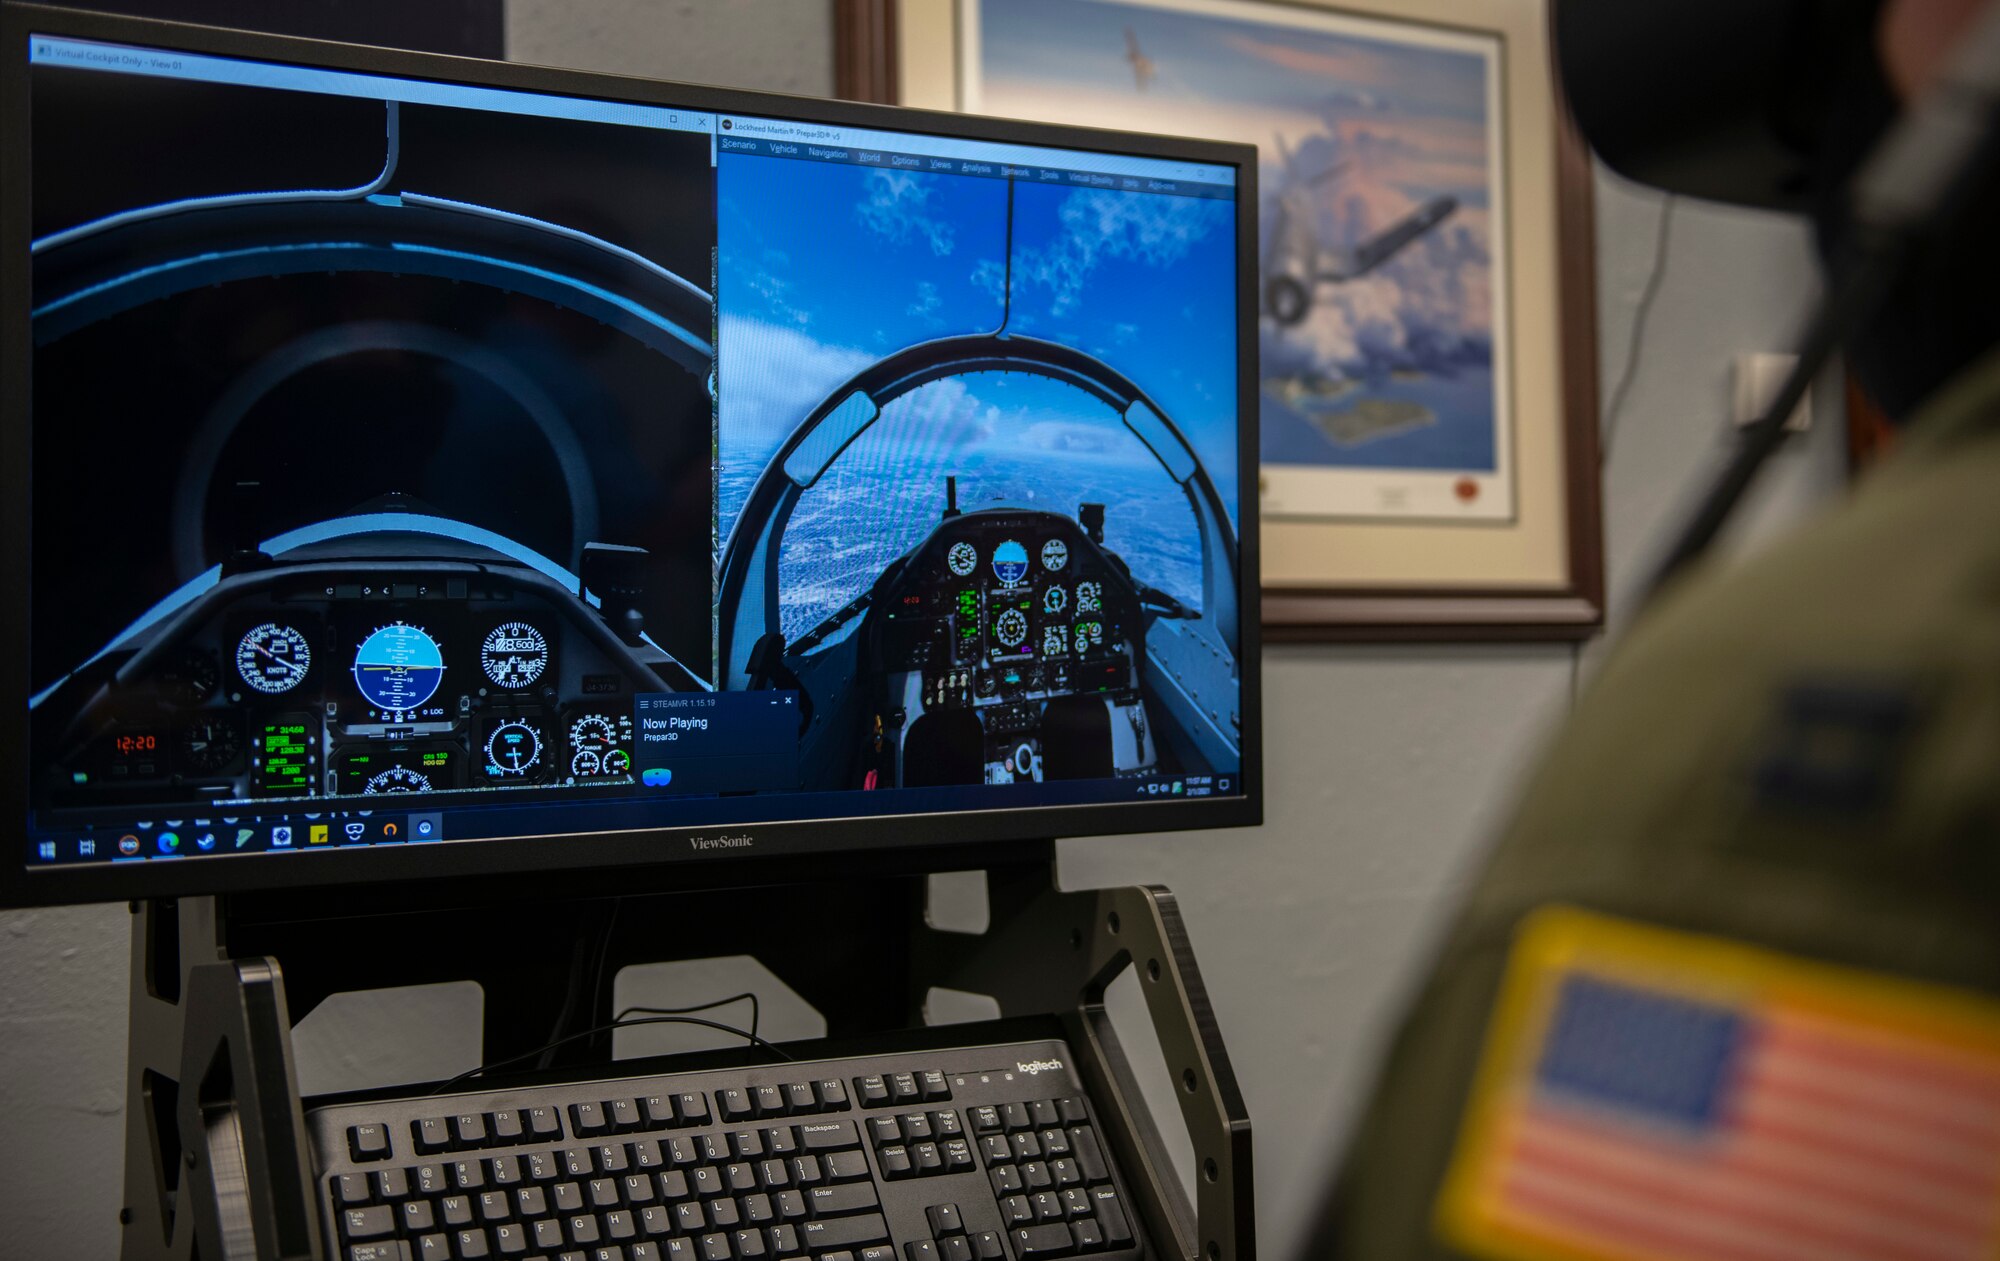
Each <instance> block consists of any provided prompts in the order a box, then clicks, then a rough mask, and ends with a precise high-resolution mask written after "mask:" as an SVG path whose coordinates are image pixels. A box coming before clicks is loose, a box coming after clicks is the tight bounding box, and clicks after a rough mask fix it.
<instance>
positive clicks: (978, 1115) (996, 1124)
mask: <svg viewBox="0 0 2000 1261" xmlns="http://www.w3.org/2000/svg"><path fill="white" fill-rule="evenodd" d="M966 1115H967V1116H970V1117H971V1118H972V1132H973V1133H974V1134H999V1133H1002V1132H1004V1131H1005V1130H1006V1128H1007V1123H1006V1122H1005V1121H1003V1120H1001V1119H1000V1109H998V1108H996V1107H994V1106H993V1105H992V1104H986V1105H984V1106H982V1107H978V1108H970V1109H968V1110H967V1112H966Z"/></svg>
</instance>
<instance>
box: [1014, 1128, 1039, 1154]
mask: <svg viewBox="0 0 2000 1261" xmlns="http://www.w3.org/2000/svg"><path fill="white" fill-rule="evenodd" d="M1007 1144H1008V1146H1010V1147H1012V1148H1013V1149H1014V1159H1015V1160H1017V1161H1021V1160H1040V1159H1041V1158H1042V1140H1040V1139H1038V1138H1036V1137H1035V1135H1034V1131H1032V1130H1024V1131H1022V1132H1021V1133H1019V1134H1009V1135H1008V1136H1007Z"/></svg>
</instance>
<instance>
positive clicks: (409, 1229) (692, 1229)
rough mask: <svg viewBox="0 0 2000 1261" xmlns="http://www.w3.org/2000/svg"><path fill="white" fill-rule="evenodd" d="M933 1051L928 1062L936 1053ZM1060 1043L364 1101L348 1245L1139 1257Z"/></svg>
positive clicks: (550, 1253)
mask: <svg viewBox="0 0 2000 1261" xmlns="http://www.w3.org/2000/svg"><path fill="white" fill-rule="evenodd" d="M919 1060H921V1062H918V1061H919ZM1070 1063H1071V1056H1070V1053H1069V1049H1068V1048H1067V1047H1066V1046H1065V1045H1064V1044H1063V1043H1061V1042H1056V1041H1041V1042H1024V1043H1013V1044H1005V1045H995V1046H983V1047H959V1048H952V1049H950V1050H943V1051H926V1052H919V1053H912V1054H910V1055H898V1056H869V1057H861V1058H850V1059H831V1060H817V1061H812V1062H802V1063H787V1064H767V1065H760V1066H758V1067H755V1068H744V1069H728V1070H719V1071H708V1072H691V1073H674V1074H669V1075H665V1076H650V1077H623V1078H612V1079H604V1080H594V1081H588V1082H573V1083H567V1084H562V1085H551V1086H535V1087H528V1088H524V1089H513V1090H492V1091H484V1090H483V1091H478V1092H474V1093H467V1094H453V1095H435V1096H428V1097H419V1098H415V1099H395V1100H376V1101H372V1102H367V1103H344V1104H335V1105H330V1106H327V1107H320V1108H315V1109H312V1110H311V1111H310V1112H308V1113H307V1127H308V1131H309V1133H310V1135H311V1142H312V1144H313V1149H314V1156H315V1167H316V1168H317V1169H318V1170H319V1171H320V1173H321V1175H322V1179H323V1187H324V1196H325V1199H324V1201H323V1205H322V1208H323V1211H324V1212H325V1213H326V1220H327V1222H328V1223H329V1227H328V1233H329V1236H330V1239H329V1242H330V1244H331V1247H332V1251H331V1252H330V1253H329V1255H330V1256H332V1257H335V1258H338V1259H339V1261H447V1259H451V1261H475V1259H480V1258H488V1257H519V1258H538V1259H540V1261H792V1259H795V1258H796V1259H803V1258H813V1259H814V1261H1041V1259H1042V1258H1054V1257H1074V1256H1080V1255H1086V1254H1087V1255H1090V1256H1092V1257H1099V1256H1101V1257H1103V1258H1105V1259H1106V1261H1113V1259H1115V1258H1124V1257H1136V1256H1138V1255H1140V1254H1141V1253H1142V1252H1143V1250H1144V1248H1143V1243H1142V1239H1141V1234H1140V1232H1139V1231H1138V1229H1137V1221H1136V1219H1135V1217H1134V1215H1133V1213H1132V1207H1131V1200H1130V1198H1129V1197H1128V1195H1127V1193H1126V1187H1125V1184H1124V1182H1123V1181H1122V1180H1121V1179H1120V1177H1119V1175H1118V1172H1117V1170H1116V1169H1114V1168H1113V1167H1112V1163H1111V1157H1110V1153H1109V1150H1108V1148H1107V1145H1106V1143H1105V1141H1104V1137H1103V1131H1102V1130H1101V1128H1100V1127H1099V1126H1098V1125H1097V1124H1096V1123H1095V1118H1094V1116H1093V1114H1092V1110H1091V1106H1090V1104H1089V1102H1088V1101H1087V1100H1086V1099H1085V1097H1084V1093H1083V1088H1082V1085H1081V1083H1080V1082H1079V1080H1078V1078H1077V1076H1076V1074H1075V1072H1074V1071H1073V1070H1072V1069H1071V1068H1070Z"/></svg>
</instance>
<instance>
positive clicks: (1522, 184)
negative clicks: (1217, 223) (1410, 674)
mask: <svg viewBox="0 0 2000 1261" xmlns="http://www.w3.org/2000/svg"><path fill="white" fill-rule="evenodd" d="M836 19H837V23H838V26H837V33H838V40H837V47H838V49H839V54H840V65H839V67H838V70H839V80H840V87H841V90H842V91H843V93H844V94H847V95H851V96H855V97H858V98H862V99H872V100H889V101H896V102H900V103H902V104H908V105H918V106H925V107H929V108H944V109H962V110H967V111H971V112H977V113H987V114H998V115H1004V116H1010V117H1020V118H1033V119H1039V120H1043V121H1052V122H1066V123H1078V124H1085V125H1090V126H1100V127H1113V128H1120V129H1125V130H1135V131H1163V132H1174V133H1180V134H1187V135H1198V136H1208V137H1214V138H1219V139H1228V140H1238V141H1246V142H1250V143H1254V144H1256V145H1257V146H1258V149H1259V153H1260V162H1259V168H1260V169H1259V172H1258V183H1259V200H1260V205H1259V207H1258V216H1259V231H1260V240H1261V242H1262V247H1261V248H1262V269H1263V275H1262V276H1261V277H1260V294H1261V302H1260V310H1259V313H1258V318H1259V346H1260V357H1261V364H1260V368H1259V380H1260V384H1261V386H1262V388H1261V390H1260V407H1261V411H1260V415H1259V422H1260V432H1261V435H1262V437H1261V443H1262V464H1261V467H1260V476H1259V487H1260V506H1261V515H1262V519H1263V566H1264V601H1263V611H1264V625H1265V628H1266V634H1267V636H1269V637H1271V638H1274V639H1480V638H1506V639H1574V638H1582V637H1585V636H1588V635H1590V634H1592V633H1594V632H1595V631H1596V630H1597V629H1598V627H1599V626H1600V625H1601V622H1602V616H1603V560H1602V542H1601V522H1600V517H1599V511H1600V510H1599V501H1598V455H1597V406H1596V401H1597V383H1596V345H1595V311H1594V305H1593V296H1594V286H1595V278H1594V276H1595V273H1594V265H1593V249H1594V245H1593V240H1592V233H1591V205H1590V167H1589V161H1588V156H1587V154H1586V152H1585V150H1584V148H1583V146H1582V144H1581V142H1580V140H1579V139H1578V138H1577V137H1576V136H1575V134H1574V132H1573V131H1571V130H1570V129H1569V127H1568V126H1567V123H1566V119H1565V117H1564V115H1563V113H1562V111H1561V109H1560V107H1559V105H1558V101H1557V95H1556V90H1555V86H1554V82H1553V77H1552V71H1551V63H1550V56H1549V49H1548V43H1547V34H1546V13H1545V8H1544V3H1543V0H1352V2H1348V3H1341V4H1339V5H1337V6H1336V5H1333V4H1328V3H1320V2H1318V0H1302V2H1296V3H1278V2H1275V0H839V2H838V3H837V5H836Z"/></svg>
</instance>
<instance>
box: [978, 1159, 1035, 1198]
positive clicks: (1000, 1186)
mask: <svg viewBox="0 0 2000 1261" xmlns="http://www.w3.org/2000/svg"><path fill="white" fill-rule="evenodd" d="M986 1177H987V1179H988V1180H989V1181H991V1182H992V1183H993V1194H994V1195H1013V1194H1014V1193H1015V1192H1017V1191H1025V1190H1027V1189H1028V1186H1027V1184H1026V1183H1024V1182H1022V1181H1021V1171H1020V1170H1019V1169H1016V1168H1014V1166H1012V1165H999V1166H996V1167H995V1168H994V1169H993V1171H992V1172H991V1173H989V1174H987V1175H986Z"/></svg>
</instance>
